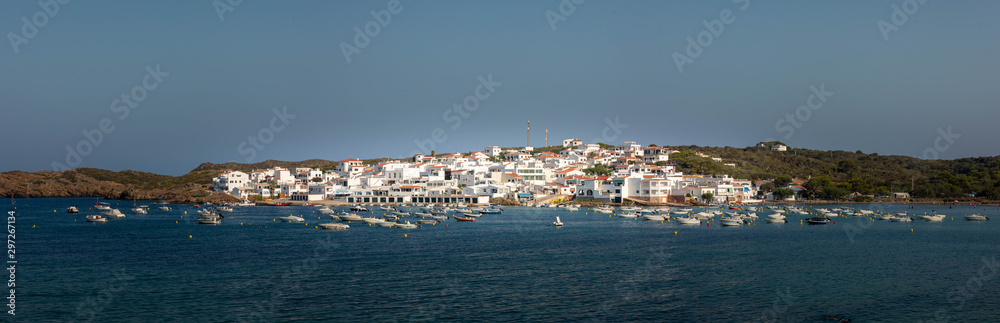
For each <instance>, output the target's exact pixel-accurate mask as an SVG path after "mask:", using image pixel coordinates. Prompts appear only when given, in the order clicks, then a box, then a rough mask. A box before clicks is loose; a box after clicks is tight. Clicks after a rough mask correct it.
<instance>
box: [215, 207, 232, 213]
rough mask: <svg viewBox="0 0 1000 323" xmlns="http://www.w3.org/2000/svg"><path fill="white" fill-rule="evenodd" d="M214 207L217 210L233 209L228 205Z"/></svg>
mask: <svg viewBox="0 0 1000 323" xmlns="http://www.w3.org/2000/svg"><path fill="white" fill-rule="evenodd" d="M215 209H216V210H218V211H219V212H232V211H233V208H231V207H228V206H218V207H216V208H215Z"/></svg>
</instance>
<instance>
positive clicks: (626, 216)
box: [615, 211, 639, 219]
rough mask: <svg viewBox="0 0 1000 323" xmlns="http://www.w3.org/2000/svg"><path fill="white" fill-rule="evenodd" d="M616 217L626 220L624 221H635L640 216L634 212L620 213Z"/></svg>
mask: <svg viewBox="0 0 1000 323" xmlns="http://www.w3.org/2000/svg"><path fill="white" fill-rule="evenodd" d="M615 215H617V216H618V217H619V218H624V219H635V218H636V217H638V216H639V214H638V213H635V212H632V211H626V212H622V213H618V214H615Z"/></svg>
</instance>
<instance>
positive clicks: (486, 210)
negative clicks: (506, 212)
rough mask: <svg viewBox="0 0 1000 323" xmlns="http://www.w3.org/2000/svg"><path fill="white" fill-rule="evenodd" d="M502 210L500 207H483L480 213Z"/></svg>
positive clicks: (494, 212)
mask: <svg viewBox="0 0 1000 323" xmlns="http://www.w3.org/2000/svg"><path fill="white" fill-rule="evenodd" d="M500 212H503V209H501V208H498V207H491V208H483V209H482V210H479V214H500Z"/></svg>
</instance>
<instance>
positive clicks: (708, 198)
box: [701, 192, 715, 203]
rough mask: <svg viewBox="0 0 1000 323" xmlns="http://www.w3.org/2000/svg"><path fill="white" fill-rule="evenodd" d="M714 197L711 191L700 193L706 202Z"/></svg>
mask: <svg viewBox="0 0 1000 323" xmlns="http://www.w3.org/2000/svg"><path fill="white" fill-rule="evenodd" d="M714 197H715V194H712V192H705V193H704V194H702V195H701V200H702V201H705V202H706V203H708V202H711V201H712V199H713V198H714Z"/></svg>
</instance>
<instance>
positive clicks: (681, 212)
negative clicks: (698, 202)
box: [670, 209, 691, 214]
mask: <svg viewBox="0 0 1000 323" xmlns="http://www.w3.org/2000/svg"><path fill="white" fill-rule="evenodd" d="M670 213H673V214H688V213H691V209H676V210H673V211H670Z"/></svg>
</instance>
